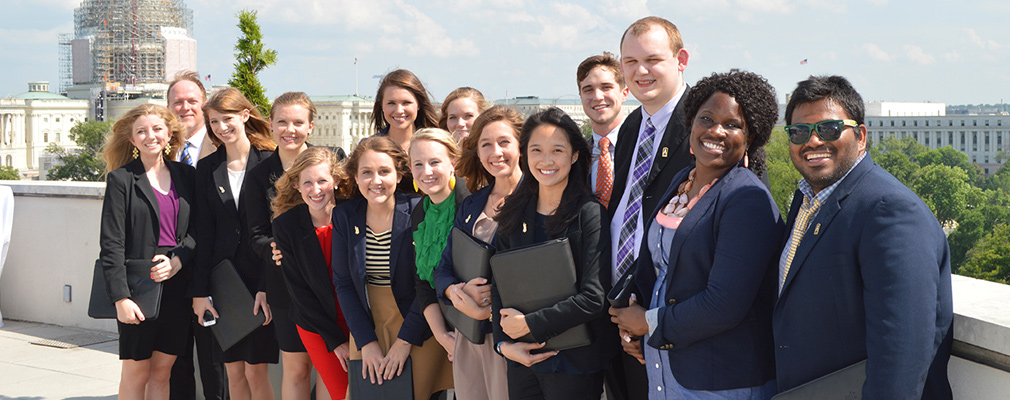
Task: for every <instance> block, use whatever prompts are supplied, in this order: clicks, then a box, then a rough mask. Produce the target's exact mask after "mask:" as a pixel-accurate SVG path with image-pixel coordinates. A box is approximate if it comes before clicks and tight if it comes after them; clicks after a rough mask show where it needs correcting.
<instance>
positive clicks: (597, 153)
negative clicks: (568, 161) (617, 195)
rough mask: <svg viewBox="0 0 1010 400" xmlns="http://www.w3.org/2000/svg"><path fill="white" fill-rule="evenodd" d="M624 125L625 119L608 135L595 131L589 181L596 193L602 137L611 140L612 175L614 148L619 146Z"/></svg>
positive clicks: (612, 173) (611, 172)
mask: <svg viewBox="0 0 1010 400" xmlns="http://www.w3.org/2000/svg"><path fill="white" fill-rule="evenodd" d="M622 125H624V122H623V121H622V122H621V123H620V124H618V125H617V127H616V128H614V130H612V131H610V133H608V134H607V136H600V135H598V134H596V132H593V164H592V165H590V166H589V171H590V178H591V179H590V181H589V182H590V183H591V184H592V188H593V193H596V191H597V188H596V176H597V175H598V174H597V173H596V168H597V166H598V165H599V164H600V139H603V138H604V137H606V138H607V140H609V141H610V148H609V149H608V150H609V153H610V168H611V171H610V175H611V176H613V175H614V171H613V168H614V162H613V160H614V149H616V148H617V135H618V134H619V133H620V131H621V126H622ZM604 205H606V204H604Z"/></svg>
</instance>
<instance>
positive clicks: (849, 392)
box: [772, 360, 866, 400]
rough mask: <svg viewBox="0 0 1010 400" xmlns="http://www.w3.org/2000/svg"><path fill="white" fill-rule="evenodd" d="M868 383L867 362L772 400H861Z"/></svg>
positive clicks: (851, 366)
mask: <svg viewBox="0 0 1010 400" xmlns="http://www.w3.org/2000/svg"><path fill="white" fill-rule="evenodd" d="M864 381H866V360H863V361H860V362H858V363H855V364H852V365H850V366H848V367H845V368H842V369H840V370H838V371H835V372H832V373H830V374H827V375H824V376H822V377H820V378H817V379H814V380H812V381H810V382H807V383H804V384H802V385H800V386H797V387H794V388H792V389H789V390H786V391H784V392H782V393H779V394H777V395H775V397H772V400H805V399H818V400H836V399H837V400H859V399H861V398H862V397H863V382H864Z"/></svg>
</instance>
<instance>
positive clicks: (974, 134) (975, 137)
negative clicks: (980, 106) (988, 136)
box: [971, 131, 978, 144]
mask: <svg viewBox="0 0 1010 400" xmlns="http://www.w3.org/2000/svg"><path fill="white" fill-rule="evenodd" d="M971 144H978V132H974V131H973V132H972V133H971Z"/></svg>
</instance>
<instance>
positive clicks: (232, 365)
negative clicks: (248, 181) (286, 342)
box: [190, 88, 277, 399]
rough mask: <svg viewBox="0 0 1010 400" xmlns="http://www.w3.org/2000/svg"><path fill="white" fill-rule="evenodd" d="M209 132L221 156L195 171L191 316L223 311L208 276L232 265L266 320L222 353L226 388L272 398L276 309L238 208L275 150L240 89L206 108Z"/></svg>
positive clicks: (237, 394)
mask: <svg viewBox="0 0 1010 400" xmlns="http://www.w3.org/2000/svg"><path fill="white" fill-rule="evenodd" d="M203 109H204V118H205V119H206V122H207V130H208V131H210V132H213V133H214V134H213V135H212V136H211V140H212V141H213V142H214V143H215V144H216V145H217V146H218V148H217V151H215V152H214V154H211V155H210V156H207V158H205V159H203V160H201V161H200V164H199V165H198V168H197V185H196V192H197V199H198V200H197V201H198V206H197V221H196V224H197V232H196V241H197V244H198V246H197V268H196V271H195V272H194V274H193V282H192V284H191V285H190V295H191V296H192V297H193V313H195V314H196V316H197V318H198V319H199V321H200V323H203V314H204V312H205V311H208V310H209V311H210V312H211V313H212V314H213V315H214V317H215V318H217V317H218V314H217V310H215V309H214V307H213V305H211V303H210V300H209V298H208V296H210V291H209V277H210V271H211V269H212V268H214V267H215V266H216V265H218V263H220V262H221V261H224V260H230V261H231V263H232V264H233V265H234V266H235V269H236V270H237V271H238V273H239V275H240V276H241V277H242V281H243V282H244V283H245V285H246V288H247V289H249V292H250V293H251V294H255V299H256V300H255V304H256V305H255V307H254V309H253V310H250V312H252V313H254V314H258V313H260V312H262V313H264V314H265V315H266V321H265V322H264V326H263V327H260V328H259V329H256V330H255V331H253V333H251V334H250V335H249V336H246V337H245V338H244V339H242V340H241V341H239V342H238V343H236V344H235V345H234V346H232V347H231V348H229V349H227V350H226V351H225V352H224V357H223V361H224V362H225V367H226V368H227V370H228V389H229V393H230V395H231V397H232V398H236V399H247V398H250V397H251V396H260V395H266V394H267V393H272V392H273V389H272V388H271V385H270V380H269V379H268V378H267V364H266V363H277V342H276V339H275V338H274V332H273V327H272V326H268V325H269V323H270V319H271V314H270V306H269V305H268V304H267V302H266V293H265V292H264V291H263V289H262V288H263V282H262V279H263V277H262V275H263V262H262V260H260V259H259V258H258V257H257V256H256V254H255V253H254V252H253V250H252V248H251V247H250V244H249V243H250V240H249V236H250V233H249V227H248V225H247V223H246V217H245V213H246V207H245V202H244V201H239V199H241V198H242V197H243V196H244V195H246V194H247V193H244V192H245V190H244V188H245V186H244V185H243V182H244V181H245V178H246V174H247V173H248V171H250V170H252V169H253V168H254V167H255V166H256V164H258V163H259V162H260V161H262V160H263V159H265V158H267V157H268V156H269V155H270V154H271V153H270V151H271V150H273V149H274V147H276V145H275V144H274V143H273V141H271V140H270V133H269V132H270V131H269V125H268V124H267V122H266V121H264V120H263V118H262V117H260V114H259V111H257V110H256V107H255V106H253V105H252V103H250V102H249V100H247V99H246V98H245V96H243V95H242V93H240V92H239V91H238V90H237V89H235V88H226V89H222V90H220V91H218V92H217V93H215V94H214V96H213V97H211V98H210V100H209V101H207V104H206V105H204V107H203Z"/></svg>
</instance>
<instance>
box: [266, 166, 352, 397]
mask: <svg viewBox="0 0 1010 400" xmlns="http://www.w3.org/2000/svg"><path fill="white" fill-rule="evenodd" d="M342 181H344V179H343V170H342V165H341V164H340V162H339V161H337V156H336V154H334V153H333V152H332V151H330V150H329V149H327V148H325V147H313V148H311V149H308V150H306V151H304V152H302V154H301V155H299V156H298V157H297V158H295V160H294V163H293V164H292V166H291V168H290V169H288V170H287V171H286V172H285V173H284V175H282V176H281V177H280V178H279V179H277V183H276V185H275V188H276V190H277V196H276V197H274V201H273V209H274V215H275V216H276V218H275V219H274V220H273V224H272V225H273V237H274V239H275V240H276V243H277V248H278V249H280V251H281V253H282V254H283V255H284V258H283V268H280V270H281V271H283V273H284V281H285V282H286V283H287V288H288V291H289V292H290V294H291V303H292V304H291V311H292V313H291V317H292V318H293V319H294V323H295V324H296V332H297V333H296V334H297V335H298V336H300V338H301V339H300V341H301V342H302V343H303V344H304V347H305V348H306V350H307V355H308V356H309V357H311V360H312V365H314V366H315V367H316V370H317V371H319V376H320V379H322V381H323V382H325V387H326V390H327V391H328V392H329V396H330V398H332V399H335V400H339V399H343V398H344V396H345V395H346V394H347V359H348V357H349V355H350V352H349V348H348V343H347V322H346V321H345V320H344V315H343V314H342V313H341V312H340V311H339V308H338V306H337V296H336V292H334V290H333V272H332V270H331V269H330V261H331V259H332V257H331V254H332V248H333V247H332V246H333V207H334V206H335V205H336V203H337V202H340V201H342V200H339V199H337V197H336V189H338V186H339V185H340V183H341V182H342ZM322 386H323V385H318V386H317V387H316V388H317V391H318V390H319V388H321V387H322Z"/></svg>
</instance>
